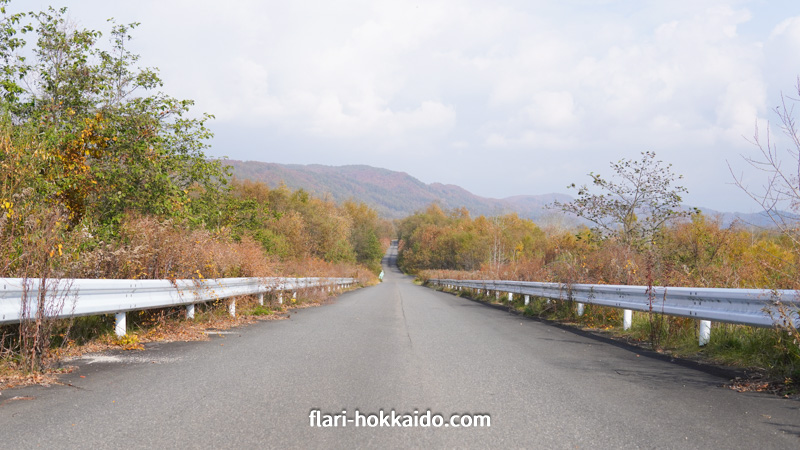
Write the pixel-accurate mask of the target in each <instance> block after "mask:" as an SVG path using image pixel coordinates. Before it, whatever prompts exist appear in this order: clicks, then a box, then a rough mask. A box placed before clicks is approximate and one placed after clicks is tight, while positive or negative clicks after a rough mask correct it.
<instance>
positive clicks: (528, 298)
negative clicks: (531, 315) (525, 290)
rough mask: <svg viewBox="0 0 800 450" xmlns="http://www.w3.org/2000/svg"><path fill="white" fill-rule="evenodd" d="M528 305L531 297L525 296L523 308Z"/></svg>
mask: <svg viewBox="0 0 800 450" xmlns="http://www.w3.org/2000/svg"><path fill="white" fill-rule="evenodd" d="M530 304H531V296H530V295H526V296H525V306H528V305H530Z"/></svg>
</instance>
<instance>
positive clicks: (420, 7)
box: [67, 0, 800, 209]
mask: <svg viewBox="0 0 800 450" xmlns="http://www.w3.org/2000/svg"><path fill="white" fill-rule="evenodd" d="M69 3H70V2H69V1H68V2H67V4H68V5H69ZM71 3H72V6H71V8H72V9H73V13H74V15H76V16H78V17H80V18H81V23H82V24H83V25H84V26H89V27H102V26H104V22H103V19H105V18H107V17H111V16H114V17H117V19H119V20H120V21H121V22H128V21H132V20H138V21H141V22H142V23H143V25H142V27H141V28H140V29H139V30H138V31H137V32H136V33H135V38H136V39H135V40H134V41H133V42H134V46H135V49H137V50H139V51H140V52H141V53H142V54H143V56H144V59H143V63H145V64H146V65H155V66H158V67H160V68H161V72H162V75H163V76H164V78H165V80H166V81H167V86H166V90H167V92H169V93H171V94H173V95H176V96H178V97H185V98H193V99H196V100H197V105H198V109H200V110H202V111H208V112H210V113H213V114H216V115H217V117H218V123H219V124H220V125H221V126H224V127H225V128H226V129H230V128H232V127H238V129H240V130H241V131H240V133H239V134H238V135H237V137H236V139H238V140H237V141H236V142H233V141H229V142H227V143H226V145H227V147H226V148H221V149H219V152H220V153H221V154H230V155H231V156H232V157H237V158H248V157H251V156H248V151H250V150H248V149H249V148H251V147H254V148H253V150H252V151H254V152H255V151H261V150H262V149H261V147H259V146H255V145H254V144H252V143H253V142H264V141H268V140H269V139H271V138H272V136H269V135H266V134H265V133H273V132H274V130H279V131H280V133H281V139H282V141H281V143H282V145H284V146H287V147H289V148H293V147H301V146H308V147H312V144H310V142H313V146H319V147H320V148H319V150H317V151H318V152H319V155H324V159H325V161H341V163H353V162H363V163H369V164H373V165H379V166H380V165H382V166H388V168H390V169H397V170H402V171H406V172H409V173H411V174H412V175H416V174H417V173H420V175H422V176H423V177H425V178H428V179H429V180H435V179H439V180H441V181H444V182H453V181H454V180H455V178H448V177H451V176H452V177H457V176H459V175H456V174H467V173H484V172H486V173H491V171H492V170H494V171H495V172H494V173H497V174H499V173H506V172H508V170H506V169H508V168H513V170H514V171H516V172H518V173H520V174H524V173H536V174H537V176H536V177H526V178H525V181H524V182H522V181H516V182H515V183H516V184H514V185H513V187H512V185H511V184H504V183H490V182H488V181H486V180H484V179H482V178H483V177H474V179H470V180H468V184H467V185H466V186H465V187H467V188H469V189H471V190H473V191H476V192H477V193H479V194H484V195H493V196H503V195H512V194H523V193H537V192H550V191H558V190H563V186H564V185H566V184H568V182H571V181H581V180H583V177H584V176H585V174H586V173H588V172H589V171H598V170H602V169H604V168H606V167H607V162H608V161H611V160H617V159H619V158H621V157H635V156H636V155H638V152H640V151H643V150H648V149H654V150H656V151H657V152H659V156H660V157H663V158H664V159H666V160H668V161H671V162H673V163H675V166H676V168H684V169H685V171H686V175H687V184H691V183H694V184H695V187H696V189H692V190H693V191H694V190H696V191H697V192H698V194H697V195H696V197H693V198H695V199H694V200H692V198H690V200H692V201H695V202H696V203H701V204H707V205H712V206H713V205H714V203H715V202H718V203H719V204H720V206H718V207H719V208H720V209H722V208H723V206H721V205H722V204H730V203H732V202H733V200H730V198H732V197H733V195H727V194H722V192H727V191H725V189H728V186H727V185H726V184H725V183H726V182H728V181H729V175H728V174H727V166H726V164H725V159H726V158H736V156H735V155H736V153H739V152H742V151H747V144H746V142H745V141H744V139H742V138H741V136H742V135H748V134H750V133H751V132H752V126H753V123H754V121H755V119H756V118H762V119H763V118H766V117H767V115H768V111H769V109H770V107H771V106H774V105H773V103H774V102H775V101H776V100H777V98H778V94H779V92H780V91H781V90H784V91H789V90H791V88H792V84H793V82H794V80H795V77H796V76H797V74H798V73H800V60H798V58H795V57H794V55H797V54H798V52H800V3H798V2H769V3H768V4H767V3H765V2H760V1H756V0H752V1H747V0H731V1H723V0H676V1H671V2H640V1H635V0H623V1H615V2H595V1H573V2H558V3H555V2H545V1H537V2H523V1H514V0H507V1H501V2H484V1H477V0H467V1H464V0H432V1H426V2H419V3H409V2H406V1H367V0H358V1H342V2H329V1H322V0H317V1H310V2H302V3H300V2H279V1H266V2H264V1H259V0H248V1H230V2H225V3H220V2H217V1H211V0H202V1H188V0H183V1H179V2H178V1H167V2H164V1H154V0H142V1H141V2H138V3H136V4H135V5H134V4H130V3H125V2H122V3H120V2H103V1H99V0H96V1H89V0H83V1H80V2H79V1H77V0H74V1H72V2H71ZM212 126H213V124H212ZM265 130H271V131H265ZM231 139H233V138H231ZM328 145H329V146H330V147H329V148H336V158H338V159H334V157H332V156H331V151H330V149H329V148H327V147H326V146H328ZM310 152H311V150H309V153H308V155H309V156H308V158H312V157H313V154H312V153H310ZM326 152H327V153H326ZM403 152H407V154H409V155H411V154H413V155H417V156H419V157H424V158H426V160H427V161H429V164H425V165H424V166H425V167H424V168H421V166H422V164H420V162H418V161H414V160H413V158H403V157H401V156H397V155H402V153H403ZM454 152H458V155H459V158H457V159H456V160H454V158H451V155H452V154H453V153H454ZM487 152H491V154H492V158H491V161H489V162H483V161H484V158H485V155H486V154H487ZM731 153H732V154H731ZM292 155H293V153H292V152H276V153H275V154H274V158H270V157H268V156H264V155H263V154H259V156H258V157H259V158H260V159H276V160H277V159H279V158H284V160H282V161H281V162H294V161H290V160H288V158H291V156H292ZM367 155H369V158H372V159H368V156H367ZM320 158H321V159H322V156H320ZM442 161H447V162H448V166H447V167H448V168H450V169H449V170H448V171H447V172H442V171H441V167H442V165H441V164H439V165H438V166H437V162H442ZM393 164H401V165H402V166H393ZM468 164H472V165H479V166H480V167H479V168H478V169H476V168H472V167H467V166H466V165H468ZM698 166H702V169H703V170H704V172H701V168H700V167H698ZM493 167H494V168H495V169H492V168H493ZM543 167H558V168H560V169H559V170H547V169H546V168H543ZM711 167H713V168H714V169H711ZM716 167H719V170H717V169H716ZM417 170H419V172H417ZM423 171H427V172H425V173H424V174H423V173H421V172H423ZM476 171H477V172H476ZM437 173H438V174H439V177H438V178H437V176H436V174H437ZM487 178H489V177H487ZM690 179H691V180H694V181H690ZM700 179H702V181H698V180H700ZM461 180H462V181H463V179H461ZM521 186H527V188H526V189H527V190H526V191H524V192H520V191H519V189H521ZM709 186H711V187H709ZM691 187H692V186H690V188H691ZM510 189H514V190H515V191H513V192H512V191H510ZM729 197H730V198H729Z"/></svg>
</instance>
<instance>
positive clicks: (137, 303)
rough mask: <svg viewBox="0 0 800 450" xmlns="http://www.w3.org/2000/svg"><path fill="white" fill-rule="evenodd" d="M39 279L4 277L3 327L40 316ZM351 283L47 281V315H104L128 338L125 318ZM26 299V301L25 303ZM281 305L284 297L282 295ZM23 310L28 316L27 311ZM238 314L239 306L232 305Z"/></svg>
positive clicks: (0, 283)
mask: <svg viewBox="0 0 800 450" xmlns="http://www.w3.org/2000/svg"><path fill="white" fill-rule="evenodd" d="M40 283H41V281H40V280H39V279H34V278H29V279H23V278H0V325H2V324H9V323H18V322H20V321H21V320H23V319H24V318H30V317H32V314H33V315H35V312H36V310H37V306H38V297H39V293H40ZM354 283H355V280H354V279H352V278H219V279H204V280H198V279H189V280H187V279H183V280H94V279H62V280H55V279H53V280H48V281H47V284H46V285H45V288H46V289H45V290H44V300H45V302H46V303H45V304H44V305H45V307H44V311H45V315H46V316H47V317H49V318H69V317H76V316H88V315H99V314H115V315H116V320H117V323H116V332H117V334H118V335H124V334H125V328H126V327H125V313H126V312H128V311H139V310H145V309H153V308H165V307H170V306H183V305H185V306H186V307H187V312H186V315H187V317H190V318H191V317H194V305H195V304H196V303H203V302H208V301H212V300H218V299H224V298H230V297H237V296H242V295H259V301H260V302H261V303H262V304H263V294H264V293H266V292H270V291H277V292H282V291H297V290H300V289H308V288H312V287H331V288H333V287H337V288H338V287H349V286H350V285H352V284H354ZM23 299H24V300H26V302H23ZM279 301H280V302H282V296H279ZM23 305H24V306H25V309H26V311H27V312H26V311H23ZM229 311H230V313H231V315H235V314H236V303H235V302H233V301H232V302H231V303H230V305H229Z"/></svg>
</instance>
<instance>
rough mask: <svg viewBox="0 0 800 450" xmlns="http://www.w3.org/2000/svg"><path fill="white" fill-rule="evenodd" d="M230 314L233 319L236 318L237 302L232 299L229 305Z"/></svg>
mask: <svg viewBox="0 0 800 450" xmlns="http://www.w3.org/2000/svg"><path fill="white" fill-rule="evenodd" d="M228 312H229V313H230V315H231V317H236V300H235V299H231V302H230V303H228Z"/></svg>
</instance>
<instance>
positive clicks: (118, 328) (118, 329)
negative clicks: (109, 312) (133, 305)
mask: <svg viewBox="0 0 800 450" xmlns="http://www.w3.org/2000/svg"><path fill="white" fill-rule="evenodd" d="M114 321H115V323H114V333H116V334H117V336H125V335H126V334H128V325H127V321H126V320H125V313H124V312H119V313H117V314H115V315H114Z"/></svg>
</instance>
